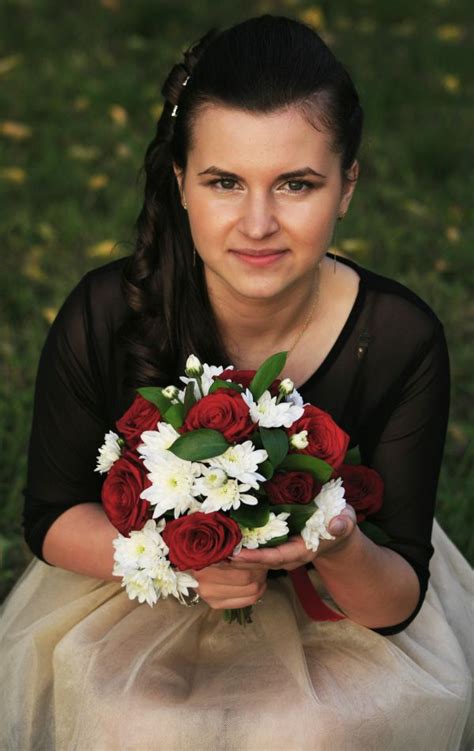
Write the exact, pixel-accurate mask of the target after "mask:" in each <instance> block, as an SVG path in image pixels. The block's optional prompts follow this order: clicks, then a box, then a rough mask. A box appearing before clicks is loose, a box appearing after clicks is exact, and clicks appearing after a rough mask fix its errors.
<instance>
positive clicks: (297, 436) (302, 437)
mask: <svg viewBox="0 0 474 751" xmlns="http://www.w3.org/2000/svg"><path fill="white" fill-rule="evenodd" d="M308 444H309V441H308V431H307V430H301V431H300V432H299V433H293V435H292V436H291V438H290V446H291V447H292V448H294V449H305V448H306V447H307V446H308Z"/></svg>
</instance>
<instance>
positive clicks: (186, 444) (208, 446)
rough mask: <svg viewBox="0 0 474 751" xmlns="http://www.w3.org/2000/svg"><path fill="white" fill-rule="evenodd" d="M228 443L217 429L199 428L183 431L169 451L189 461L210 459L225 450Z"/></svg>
mask: <svg viewBox="0 0 474 751" xmlns="http://www.w3.org/2000/svg"><path fill="white" fill-rule="evenodd" d="M228 448H229V444H228V443H227V441H226V439H225V438H224V436H223V435H222V434H221V433H219V432H218V431H217V430H211V429H210V428H199V429H198V430H192V431H191V432H190V433H185V434H184V435H182V436H180V437H179V438H177V439H176V441H175V442H174V443H173V445H172V446H170V448H169V451H171V452H172V453H173V454H175V456H179V458H180V459H186V460H187V461H189V462H199V461H202V460H203V459H212V458H213V457H214V456H220V455H221V454H223V453H224V451H227V449H228Z"/></svg>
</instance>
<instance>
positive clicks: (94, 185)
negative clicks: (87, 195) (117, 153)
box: [87, 174, 109, 190]
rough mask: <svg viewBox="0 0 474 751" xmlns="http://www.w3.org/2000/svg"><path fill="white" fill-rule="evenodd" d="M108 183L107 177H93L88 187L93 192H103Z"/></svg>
mask: <svg viewBox="0 0 474 751" xmlns="http://www.w3.org/2000/svg"><path fill="white" fill-rule="evenodd" d="M108 182H109V178H108V177H107V175H101V174H100V175H92V177H90V178H89V181H88V183H87V187H88V188H90V189H91V190H101V189H102V188H105V186H106V185H107V183H108Z"/></svg>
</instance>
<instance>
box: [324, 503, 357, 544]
mask: <svg viewBox="0 0 474 751" xmlns="http://www.w3.org/2000/svg"><path fill="white" fill-rule="evenodd" d="M355 525H356V514H355V511H354V509H353V508H352V506H346V507H345V508H344V509H343V510H342V511H341V513H340V514H338V515H337V516H335V517H334V518H333V519H331V521H330V522H329V525H328V530H329V532H330V533H331V534H332V535H334V536H335V537H345V536H347V535H350V534H351V532H352V531H353V529H354V527H355Z"/></svg>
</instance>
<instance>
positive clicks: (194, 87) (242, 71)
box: [121, 15, 363, 387]
mask: <svg viewBox="0 0 474 751" xmlns="http://www.w3.org/2000/svg"><path fill="white" fill-rule="evenodd" d="M162 94H163V97H164V99H165V103H164V107H163V111H162V114H161V117H160V119H159V120H158V123H157V128H156V134H155V137H154V139H153V140H152V142H151V143H150V145H149V146H148V149H147V151H146V155H145V163H144V171H145V176H146V181H145V198H144V204H143V208H142V210H141V212H140V214H139V216H138V219H137V222H136V232H137V239H136V245H135V251H134V253H133V255H132V256H131V257H130V259H129V260H128V263H127V265H126V267H125V270H124V274H123V280H122V286H123V294H124V298H125V300H126V302H127V305H128V307H129V309H130V314H129V316H128V318H127V320H126V322H125V324H124V326H123V328H122V331H121V334H122V337H123V339H124V342H125V347H126V360H125V385H126V386H129V387H138V386H143V385H149V384H161V385H166V384H168V383H173V382H176V379H177V374H178V373H180V372H183V370H184V363H185V360H186V358H187V356H188V355H189V354H190V353H194V354H196V355H197V356H198V357H199V358H200V359H201V360H202V361H204V362H208V363H223V364H226V363H228V362H229V361H230V358H229V356H228V354H227V352H226V350H225V345H224V342H223V340H222V337H221V334H220V332H219V328H218V324H217V321H216V318H215V316H214V312H213V309H212V305H211V302H210V299H209V296H208V293H207V287H206V282H205V277H204V269H203V265H202V262H201V261H200V259H199V258H198V261H197V263H196V264H195V265H194V264H193V248H194V245H193V240H192V236H191V232H190V227H189V221H188V216H187V213H186V211H185V210H184V209H183V207H182V205H181V200H180V192H179V187H178V182H177V180H176V176H175V173H174V169H173V164H176V165H177V167H178V168H179V169H182V170H184V169H185V168H186V159H187V153H188V151H189V148H190V145H191V139H192V132H193V124H194V122H195V119H196V117H197V116H198V114H199V112H200V110H201V109H202V107H203V106H205V105H207V104H210V103H211V104H220V105H225V106H228V107H233V108H236V109H241V110H245V111H248V112H261V113H267V112H272V111H275V110H278V109H282V108H283V107H286V106H288V105H296V106H298V107H300V109H301V111H302V112H303V114H305V115H306V116H307V117H308V118H309V119H310V120H311V122H312V124H314V126H315V127H316V128H317V127H318V125H322V126H323V127H324V128H327V129H328V130H329V131H330V132H331V134H332V148H333V149H334V151H336V152H338V153H340V154H341V170H342V171H343V173H344V175H345V173H346V172H347V170H348V169H349V167H350V166H351V165H352V164H353V162H354V159H355V158H356V155H357V151H358V148H359V144H360V139H361V133H362V123H363V112H362V108H361V106H360V103H359V98H358V95H357V92H356V90H355V87H354V84H353V82H352V80H351V78H350V76H349V75H348V73H347V71H346V70H345V68H344V67H343V66H342V65H341V63H340V62H339V61H338V60H337V59H336V58H335V57H334V55H333V53H332V52H331V51H330V50H329V48H328V47H327V46H326V45H325V43H324V42H323V41H322V39H321V38H320V37H319V36H318V34H317V33H316V32H315V31H313V30H312V29H310V28H309V27H308V26H306V25H305V24H303V23H301V22H299V21H295V20H292V19H289V18H284V17H279V16H270V15H264V16H260V17H258V18H252V19H249V20H247V21H244V22H242V23H240V24H237V25H236V26H233V27H231V28H230V29H227V30H225V31H222V32H218V31H216V30H215V29H212V30H211V31H209V32H208V33H207V34H205V36H203V37H202V39H200V40H199V41H198V42H197V43H196V44H194V45H192V46H191V47H190V48H189V49H188V50H187V51H186V52H185V53H184V57H183V62H180V63H178V64H176V65H174V66H173V68H172V69H171V71H170V73H169V75H168V77H167V78H166V80H165V82H164V84H163V88H162Z"/></svg>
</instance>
